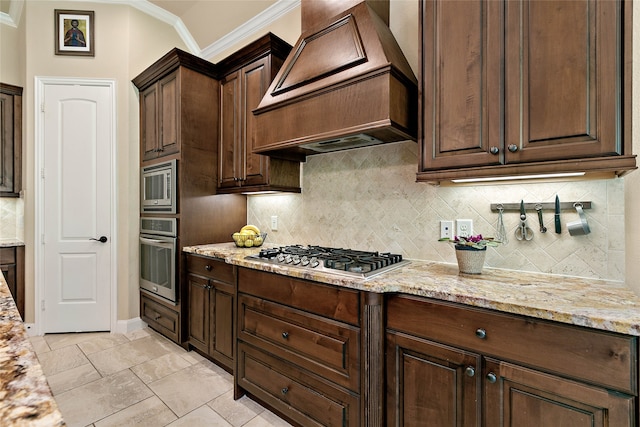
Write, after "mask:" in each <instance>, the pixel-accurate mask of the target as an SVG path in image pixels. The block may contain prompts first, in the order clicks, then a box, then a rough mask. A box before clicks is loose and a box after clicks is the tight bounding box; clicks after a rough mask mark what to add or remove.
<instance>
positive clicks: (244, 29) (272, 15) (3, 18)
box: [0, 0, 301, 59]
mask: <svg viewBox="0 0 640 427" xmlns="http://www.w3.org/2000/svg"><path fill="white" fill-rule="evenodd" d="M68 1H72V2H83V3H86V2H87V1H86V0H68ZM300 1H301V0H279V1H277V2H276V3H274V4H273V5H271V6H269V7H268V8H267V9H265V10H264V11H263V12H261V13H259V14H258V15H256V16H254V17H253V18H251V19H250V20H248V21H247V22H245V23H244V24H242V25H240V26H239V27H237V28H235V29H234V30H232V31H231V32H229V33H227V34H226V35H224V36H222V37H221V38H220V39H218V40H217V41H215V42H214V43H212V44H210V45H209V46H207V47H205V48H204V49H202V50H201V49H200V46H198V43H196V41H195V39H194V38H193V36H192V35H191V33H190V32H189V30H188V29H187V27H186V26H185V25H184V22H182V19H180V18H179V17H177V16H176V15H174V14H173V13H170V12H167V11H166V10H165V9H163V8H161V7H159V6H156V5H155V4H153V3H150V2H149V1H147V0H93V2H95V3H108V4H123V5H128V6H131V7H134V8H136V9H138V10H139V11H141V12H143V13H146V14H147V15H149V16H151V17H153V18H156V19H158V20H159V21H162V22H164V23H166V24H168V25H171V26H172V27H173V28H174V29H175V30H176V32H177V33H178V35H179V36H180V38H181V39H182V41H183V42H184V43H185V45H186V46H187V49H188V50H189V53H191V54H193V55H196V56H199V57H201V58H203V59H207V58H213V57H215V56H217V55H219V54H221V53H222V52H225V51H227V50H228V49H230V48H232V47H233V46H235V45H236V44H237V43H239V42H241V41H242V40H244V39H246V38H248V37H249V36H251V35H252V34H255V33H257V32H259V31H260V30H261V29H263V28H265V27H267V26H269V25H270V24H271V23H273V22H275V21H277V20H278V19H280V18H281V17H283V16H284V15H286V14H287V13H289V12H291V11H292V10H294V9H295V8H297V7H298V6H300ZM22 9H23V1H12V2H11V6H10V8H9V13H8V14H7V13H4V12H0V24H3V25H9V26H12V27H17V26H18V22H20V16H21V15H22Z"/></svg>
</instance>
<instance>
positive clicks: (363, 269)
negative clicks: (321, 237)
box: [246, 245, 409, 279]
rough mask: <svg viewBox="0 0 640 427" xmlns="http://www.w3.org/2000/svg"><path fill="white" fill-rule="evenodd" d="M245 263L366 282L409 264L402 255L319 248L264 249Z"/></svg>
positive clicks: (292, 246)
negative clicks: (260, 262)
mask: <svg viewBox="0 0 640 427" xmlns="http://www.w3.org/2000/svg"><path fill="white" fill-rule="evenodd" d="M246 259H251V260H253V261H262V262H265V263H269V264H280V265H285V266H288V267H295V268H300V269H303V270H313V271H318V272H324V273H329V274H339V275H344V276H348V277H354V278H364V279H369V278H371V277H374V276H377V275H379V274H382V273H385V272H387V271H390V270H394V269H396V268H399V267H402V266H403V265H406V264H408V263H409V261H406V260H403V259H402V255H398V254H391V253H388V252H386V253H380V252H367V251H358V250H353V249H338V248H327V247H323V246H302V245H290V246H282V247H277V248H266V249H262V250H260V252H259V253H257V254H255V255H249V256H247V257H246Z"/></svg>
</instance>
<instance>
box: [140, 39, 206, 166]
mask: <svg viewBox="0 0 640 427" xmlns="http://www.w3.org/2000/svg"><path fill="white" fill-rule="evenodd" d="M216 77H217V69H216V67H215V65H214V64H212V63H211V62H209V61H205V60H203V59H201V58H198V57H196V56H193V55H190V54H189V53H187V52H183V51H182V50H180V49H172V50H171V51H170V52H168V53H167V54H166V55H164V56H163V57H162V58H160V59H159V60H158V61H156V63H154V64H153V65H152V66H150V67H149V68H147V69H146V70H145V71H143V72H142V73H141V74H140V75H138V76H137V77H136V78H134V79H133V83H134V84H135V85H136V87H137V88H138V90H139V91H140V160H141V161H142V162H145V161H152V160H155V159H157V158H159V157H165V156H170V155H175V154H177V153H180V151H181V149H182V148H184V147H183V146H182V145H183V144H182V143H183V141H184V143H185V144H186V145H188V146H198V145H202V144H203V143H207V144H210V145H212V146H213V147H215V145H216V139H215V131H216V125H217V116H216V111H217V107H213V106H215V104H216V102H215V99H214V98H213V97H215V94H216V92H217V90H218V82H217V80H216ZM212 105H213V106H212ZM212 133H213V135H211V134H212ZM214 167H215V165H211V170H213V171H215V169H214Z"/></svg>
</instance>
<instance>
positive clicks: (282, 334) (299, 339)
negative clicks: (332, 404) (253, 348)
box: [238, 295, 360, 390]
mask: <svg viewBox="0 0 640 427" xmlns="http://www.w3.org/2000/svg"><path fill="white" fill-rule="evenodd" d="M238 311H239V316H238V335H239V337H240V338H241V339H242V340H244V341H246V342H248V343H252V344H254V345H257V346H260V347H262V348H265V349H268V350H269V352H271V353H273V354H277V355H280V356H281V357H286V358H288V360H290V361H292V362H293V363H296V364H297V365H299V366H302V367H304V368H306V369H310V370H312V371H314V372H315V373H317V374H318V375H320V376H322V377H323V378H327V379H329V380H331V381H334V382H336V383H338V384H340V385H343V386H345V387H348V388H350V389H352V390H359V386H360V349H359V344H360V332H359V330H358V328H355V327H353V326H349V325H345V324H342V323H339V322H335V321H333V320H331V319H324V318H320V317H318V316H310V315H309V314H307V313H305V312H301V311H299V310H294V309H290V308H288V307H285V306H282V305H280V304H274V303H271V302H268V301H264V300H260V299H257V298H252V297H249V296H246V295H241V296H240V297H239V301H238Z"/></svg>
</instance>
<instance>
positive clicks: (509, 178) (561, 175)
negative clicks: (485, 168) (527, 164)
mask: <svg viewBox="0 0 640 427" xmlns="http://www.w3.org/2000/svg"><path fill="white" fill-rule="evenodd" d="M584 174H585V172H568V173H546V174H540V175H518V176H492V177H487V178H461V179H452V180H451V182H455V183H462V182H487V181H512V180H520V179H543V178H568V177H572V176H583V175H584Z"/></svg>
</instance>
